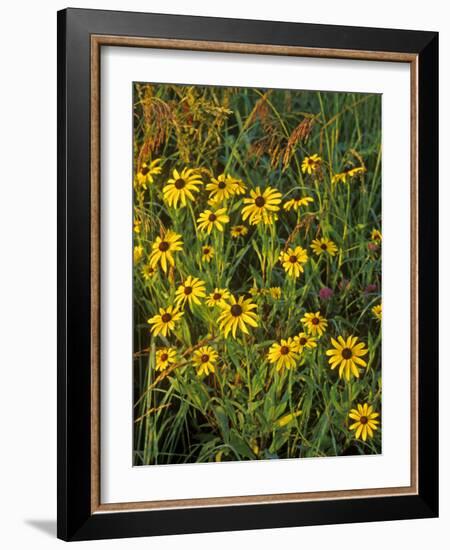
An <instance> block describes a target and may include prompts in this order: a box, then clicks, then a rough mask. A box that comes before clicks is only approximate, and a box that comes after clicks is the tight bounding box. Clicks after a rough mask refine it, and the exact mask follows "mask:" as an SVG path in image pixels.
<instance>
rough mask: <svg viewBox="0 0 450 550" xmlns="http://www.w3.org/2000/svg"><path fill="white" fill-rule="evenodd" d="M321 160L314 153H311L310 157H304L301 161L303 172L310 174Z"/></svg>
mask: <svg viewBox="0 0 450 550" xmlns="http://www.w3.org/2000/svg"><path fill="white" fill-rule="evenodd" d="M321 162H322V159H321V157H319V155H317V154H316V153H314V155H311V156H310V157H305V158H304V159H303V162H302V172H303V173H304V174H310V175H311V174H312V173H313V172H315V171H316V170H317V169H318V168H319V166H320V164H321Z"/></svg>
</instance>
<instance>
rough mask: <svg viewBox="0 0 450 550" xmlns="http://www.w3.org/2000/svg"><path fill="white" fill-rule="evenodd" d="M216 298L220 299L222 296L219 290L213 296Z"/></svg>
mask: <svg viewBox="0 0 450 550" xmlns="http://www.w3.org/2000/svg"><path fill="white" fill-rule="evenodd" d="M213 298H214V300H220V299H221V298H222V294H220V293H219V292H215V293H214V296H213Z"/></svg>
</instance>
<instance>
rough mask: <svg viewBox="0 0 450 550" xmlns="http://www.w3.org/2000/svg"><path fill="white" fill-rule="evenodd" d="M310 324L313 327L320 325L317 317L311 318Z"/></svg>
mask: <svg viewBox="0 0 450 550" xmlns="http://www.w3.org/2000/svg"><path fill="white" fill-rule="evenodd" d="M311 323H312V324H313V325H318V324H319V323H320V319H318V318H317V317H313V318H312V319H311Z"/></svg>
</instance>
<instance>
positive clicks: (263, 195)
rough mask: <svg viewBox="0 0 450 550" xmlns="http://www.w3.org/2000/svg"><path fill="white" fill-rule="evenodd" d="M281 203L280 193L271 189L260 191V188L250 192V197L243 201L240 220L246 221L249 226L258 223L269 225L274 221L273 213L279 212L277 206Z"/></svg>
mask: <svg viewBox="0 0 450 550" xmlns="http://www.w3.org/2000/svg"><path fill="white" fill-rule="evenodd" d="M280 202H281V193H280V192H279V191H278V190H277V189H274V188H273V187H266V189H264V191H261V188H260V187H257V188H256V189H255V190H254V189H252V190H251V191H250V197H247V198H245V199H244V204H246V205H247V206H244V208H243V209H242V219H243V220H244V221H245V220H246V219H247V218H248V221H249V223H250V224H251V225H257V224H259V223H264V224H266V225H267V224H270V223H273V221H274V219H275V218H274V213H275V212H278V210H280V207H279V206H278V205H279V204H280Z"/></svg>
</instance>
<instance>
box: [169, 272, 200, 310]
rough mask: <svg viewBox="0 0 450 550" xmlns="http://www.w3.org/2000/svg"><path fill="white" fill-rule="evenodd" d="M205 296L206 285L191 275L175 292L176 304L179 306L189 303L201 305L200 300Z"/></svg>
mask: <svg viewBox="0 0 450 550" xmlns="http://www.w3.org/2000/svg"><path fill="white" fill-rule="evenodd" d="M205 296H206V293H205V283H204V282H203V281H202V280H200V279H198V278H197V277H192V276H191V275H189V277H188V278H187V279H186V280H185V281H184V283H182V284H181V285H180V286H179V287H178V289H177V291H176V292H175V303H176V304H177V305H178V306H183V305H184V303H185V302H186V301H187V303H188V304H189V305H192V304H193V303H194V304H197V305H200V304H201V302H200V300H199V298H204V297H205Z"/></svg>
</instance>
